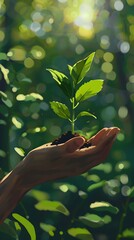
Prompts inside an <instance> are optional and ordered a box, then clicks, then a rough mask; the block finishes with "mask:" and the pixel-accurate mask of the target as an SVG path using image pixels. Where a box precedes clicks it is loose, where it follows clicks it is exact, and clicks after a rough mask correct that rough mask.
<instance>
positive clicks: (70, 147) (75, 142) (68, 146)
mask: <svg viewBox="0 0 134 240" xmlns="http://www.w3.org/2000/svg"><path fill="white" fill-rule="evenodd" d="M84 142H85V139H84V138H83V137H74V138H72V139H70V140H68V141H67V142H65V143H64V145H63V150H64V152H65V153H73V152H75V151H76V150H77V149H79V148H80V147H81V146H82V145H83V144H84Z"/></svg>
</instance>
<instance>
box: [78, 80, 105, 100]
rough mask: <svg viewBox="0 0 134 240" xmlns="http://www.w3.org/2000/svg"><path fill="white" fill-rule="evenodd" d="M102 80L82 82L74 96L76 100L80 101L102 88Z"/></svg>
mask: <svg viewBox="0 0 134 240" xmlns="http://www.w3.org/2000/svg"><path fill="white" fill-rule="evenodd" d="M103 82H104V81H103V80H100V79H99V80H90V81H89V82H87V83H84V84H83V85H82V86H81V87H80V88H79V89H78V90H77V92H76V94H75V98H76V101H77V102H82V101H85V100H87V99H88V98H91V97H93V96H95V95H96V94H97V93H99V92H100V91H101V90H102V87H103Z"/></svg>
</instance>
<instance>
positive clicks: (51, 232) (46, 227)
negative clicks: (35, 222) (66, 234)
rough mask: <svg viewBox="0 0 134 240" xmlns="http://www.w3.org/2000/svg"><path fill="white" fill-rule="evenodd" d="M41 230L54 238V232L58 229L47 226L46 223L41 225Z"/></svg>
mask: <svg viewBox="0 0 134 240" xmlns="http://www.w3.org/2000/svg"><path fill="white" fill-rule="evenodd" d="M40 228H41V229H42V230H44V231H45V232H48V233H49V235H50V236H52V237H53V236H54V231H55V230H56V227H54V226H52V225H50V224H46V223H40Z"/></svg>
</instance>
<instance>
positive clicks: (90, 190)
mask: <svg viewBox="0 0 134 240" xmlns="http://www.w3.org/2000/svg"><path fill="white" fill-rule="evenodd" d="M105 183H106V181H104V180H103V181H100V182H98V183H94V184H92V185H91V186H89V187H88V189H87V191H88V192H92V191H94V190H95V189H98V188H101V187H103V186H104V185H105Z"/></svg>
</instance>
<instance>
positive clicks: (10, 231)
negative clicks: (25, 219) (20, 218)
mask: <svg viewBox="0 0 134 240" xmlns="http://www.w3.org/2000/svg"><path fill="white" fill-rule="evenodd" d="M19 231H20V227H19V228H18V227H17V226H16V224H15V223H14V222H13V221H11V220H10V219H8V218H7V219H6V220H5V221H4V222H3V223H2V224H1V225H0V232H3V233H5V234H7V235H8V236H10V237H12V238H15V239H19V238H18V233H19Z"/></svg>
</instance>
